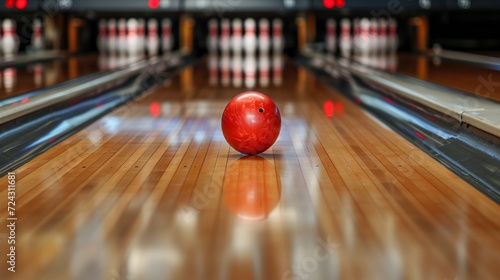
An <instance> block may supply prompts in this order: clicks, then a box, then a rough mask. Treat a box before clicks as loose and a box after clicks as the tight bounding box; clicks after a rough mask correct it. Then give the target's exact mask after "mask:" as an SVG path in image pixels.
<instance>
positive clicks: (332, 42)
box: [325, 18, 337, 53]
mask: <svg viewBox="0 0 500 280" xmlns="http://www.w3.org/2000/svg"><path fill="white" fill-rule="evenodd" d="M336 29H337V24H336V22H335V19H333V18H330V19H328V20H327V21H326V38H325V42H326V50H327V52H329V53H335V51H336V47H337V30H336Z"/></svg>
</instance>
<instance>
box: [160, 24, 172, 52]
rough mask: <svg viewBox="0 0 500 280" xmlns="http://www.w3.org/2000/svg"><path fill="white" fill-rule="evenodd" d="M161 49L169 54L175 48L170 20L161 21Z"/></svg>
mask: <svg viewBox="0 0 500 280" xmlns="http://www.w3.org/2000/svg"><path fill="white" fill-rule="evenodd" d="M161 47H162V52H163V53H169V52H171V51H172V49H173V48H174V37H173V36H172V21H171V20H170V19H169V18H164V19H163V20H162V21H161Z"/></svg>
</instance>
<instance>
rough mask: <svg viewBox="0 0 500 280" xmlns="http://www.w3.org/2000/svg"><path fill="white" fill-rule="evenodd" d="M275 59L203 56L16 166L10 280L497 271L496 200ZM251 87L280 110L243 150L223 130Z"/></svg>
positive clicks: (465, 275) (440, 275) (0, 213)
mask: <svg viewBox="0 0 500 280" xmlns="http://www.w3.org/2000/svg"><path fill="white" fill-rule="evenodd" d="M213 60H214V58H212V59H210V60H208V61H213ZM215 60H217V59H215ZM284 63H285V66H284V68H283V71H279V69H275V70H273V71H269V72H271V73H270V77H267V78H266V77H262V76H261V75H260V74H259V75H257V79H258V82H252V83H246V82H244V83H236V86H237V87H234V86H232V83H226V82H225V81H223V80H221V79H225V78H227V77H223V75H224V73H221V69H219V68H217V67H209V64H210V63H207V61H206V60H202V61H201V62H200V63H198V64H196V65H195V66H194V67H193V68H187V69H185V70H184V71H182V72H181V73H180V74H179V75H178V76H175V77H174V78H172V80H170V81H167V82H165V83H164V84H163V85H162V86H159V87H158V88H156V89H155V90H153V91H151V92H149V93H148V94H146V95H145V96H143V97H141V98H139V99H137V100H135V101H133V102H131V103H129V104H128V105H126V106H123V107H121V108H119V109H117V110H116V111H114V112H112V113H110V114H109V115H107V116H105V117H103V118H102V119H100V120H99V121H97V122H95V123H93V124H91V125H90V126H89V127H87V128H86V129H84V130H83V131H81V132H79V133H77V134H75V135H73V136H72V137H69V138H68V139H67V140H65V141H63V142H61V143H60V144H58V145H57V146H56V147H54V148H52V149H50V150H49V151H47V152H46V153H44V154H42V155H41V156H39V157H37V158H35V159H34V160H32V161H31V162H29V163H27V164H25V165H24V166H22V167H21V168H19V169H18V170H15V172H16V217H17V221H16V223H17V227H16V232H15V234H16V267H17V272H16V274H15V276H16V277H17V278H16V279H35V278H36V279H496V278H497V277H498V275H499V273H500V267H499V266H498V263H499V262H500V255H499V254H498V251H499V250H500V206H499V205H497V204H495V203H494V202H493V201H491V200H489V199H488V198H487V197H485V196H484V195H482V194H481V193H479V192H478V191H476V190H475V189H474V188H473V187H471V186H470V185H468V184H467V183H465V182H464V181H462V180H461V179H460V178H459V177H457V176H456V175H455V174H453V173H452V172H450V171H449V170H448V169H446V168H445V167H444V166H441V165H440V164H439V163H437V162H436V161H435V160H433V159H432V158H430V157H429V156H428V155H426V154H424V153H422V152H421V151H420V150H419V149H417V148H416V147H414V146H413V145H412V144H410V143H409V142H407V141H406V140H405V139H403V138H402V137H400V136H399V135H397V134H396V133H394V132H393V131H391V130H390V129H388V128H387V127H386V126H384V125H383V124H381V123H380V122H379V121H377V120H376V119H374V118H373V117H372V116H371V115H369V114H367V113H365V112H364V111H362V110H361V109H360V108H359V107H357V106H356V105H355V104H354V103H351V102H350V101H349V100H347V99H345V98H344V97H343V96H342V95H341V94H339V93H338V92H336V91H334V90H332V89H330V88H328V87H326V86H325V85H323V84H322V83H320V82H319V81H318V80H316V79H315V77H313V76H311V75H310V74H308V73H307V72H305V71H304V70H302V69H298V68H297V67H296V66H294V65H293V64H291V63H290V62H289V61H288V60H285V61H284ZM209 70H210V71H209ZM259 71H260V70H259ZM262 71H265V70H262ZM209 73H210V76H209ZM214 73H215V74H214ZM216 74H217V75H216ZM275 75H280V77H279V79H277V80H276V81H274V78H275ZM209 77H210V79H209ZM249 78H255V76H245V79H249ZM262 78H266V79H270V80H272V81H273V82H270V83H268V82H266V83H261V82H260V79H262ZM248 84H249V85H252V86H256V88H255V89H257V90H259V91H262V92H265V93H266V94H268V95H269V96H270V97H271V98H273V99H274V101H275V102H276V104H277V105H278V106H279V108H280V110H281V115H282V130H281V134H280V136H279V138H278V140H277V142H276V143H275V145H274V146H273V147H272V148H271V149H270V150H268V151H266V152H265V153H263V154H261V155H259V156H253V157H244V156H242V155H241V154H239V153H237V152H236V151H235V150H233V149H231V148H230V147H229V145H228V144H227V143H226V141H225V140H224V137H223V135H222V131H221V126H220V120H221V116H222V111H223V109H224V107H225V105H226V104H227V102H228V101H229V100H230V99H231V98H232V97H233V96H235V95H236V94H237V93H239V92H242V91H244V90H246V88H245V85H248ZM0 182H3V183H2V184H4V185H7V177H3V178H0ZM0 196H1V197H7V191H6V190H5V188H4V189H3V190H2V191H0ZM4 201H6V200H5V199H4ZM6 207H7V206H6V204H4V205H0V221H4V222H5V221H6V218H7V217H6V215H7V209H6ZM0 228H2V229H1V233H2V234H3V235H4V236H5V235H6V227H5V226H3V227H0ZM0 248H1V251H2V252H7V251H6V250H7V249H6V243H5V242H2V243H0ZM7 273H10V272H8V271H7V270H6V269H3V270H0V277H1V279H11V278H9V277H11V274H7Z"/></svg>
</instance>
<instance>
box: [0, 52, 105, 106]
mask: <svg viewBox="0 0 500 280" xmlns="http://www.w3.org/2000/svg"><path fill="white" fill-rule="evenodd" d="M99 60H100V58H99V57H98V56H97V55H95V54H91V55H82V56H75V57H70V58H68V59H64V60H60V59H56V60H51V61H47V62H41V63H34V64H30V65H23V66H20V67H15V68H13V67H11V68H6V69H1V70H0V100H2V99H5V98H9V97H13V96H16V95H20V94H23V93H26V92H30V91H34V90H37V89H41V88H43V87H48V86H51V85H54V84H57V83H61V82H65V81H67V80H70V79H75V78H78V77H81V76H84V75H88V74H91V73H94V72H98V71H100V67H99V63H100V61H99Z"/></svg>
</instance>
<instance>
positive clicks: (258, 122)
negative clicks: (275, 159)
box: [222, 91, 281, 155]
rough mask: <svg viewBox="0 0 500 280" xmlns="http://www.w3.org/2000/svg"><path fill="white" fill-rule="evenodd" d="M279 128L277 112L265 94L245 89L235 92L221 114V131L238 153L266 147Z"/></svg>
mask: <svg viewBox="0 0 500 280" xmlns="http://www.w3.org/2000/svg"><path fill="white" fill-rule="evenodd" d="M280 130H281V115H280V111H279V109H278V107H277V106H276V104H274V101H273V100H272V99H271V98H269V97H268V96H267V95H265V94H263V93H260V92H256V91H248V92H243V93H240V94H238V95H237V96H235V97H234V98H233V99H231V101H229V103H228V104H227V106H226V108H225V109H224V113H223V114H222V133H223V134H224V137H225V138H226V141H227V142H228V143H229V145H230V146H231V147H233V148H234V149H235V150H237V151H238V152H240V153H243V154H248V155H255V154H260V153H262V152H264V151H265V150H267V149H269V148H270V147H271V146H272V145H273V144H274V142H276V139H277V138H278V135H279V133H280Z"/></svg>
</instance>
